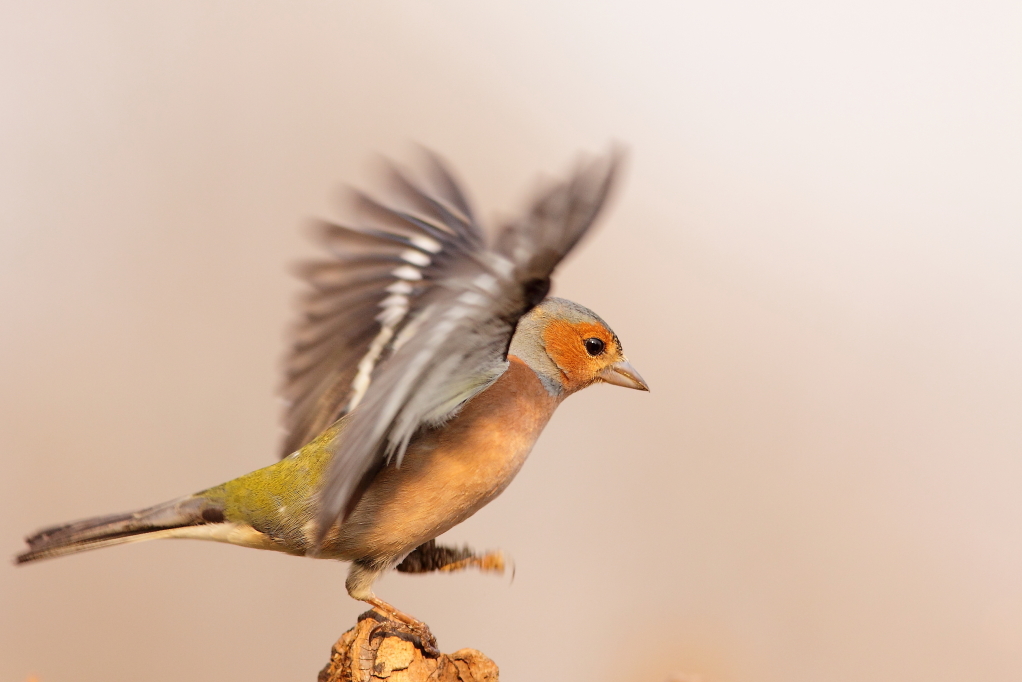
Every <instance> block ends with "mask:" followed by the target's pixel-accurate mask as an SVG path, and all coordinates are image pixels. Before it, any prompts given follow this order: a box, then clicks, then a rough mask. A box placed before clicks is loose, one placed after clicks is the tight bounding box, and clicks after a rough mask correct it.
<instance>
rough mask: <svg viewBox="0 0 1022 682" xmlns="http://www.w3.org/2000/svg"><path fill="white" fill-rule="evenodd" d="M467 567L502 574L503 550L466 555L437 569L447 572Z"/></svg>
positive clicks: (505, 562) (503, 564) (504, 565)
mask: <svg viewBox="0 0 1022 682" xmlns="http://www.w3.org/2000/svg"><path fill="white" fill-rule="evenodd" d="M469 568H478V569H479V570H480V571H482V572H483V573H496V574H498V575H503V574H504V571H505V570H506V569H507V561H506V560H505V559H504V552H501V551H499V550H498V551H496V552H487V553H486V554H483V555H473V556H470V557H466V558H464V559H461V560H460V561H454V562H451V563H449V564H445V565H444V566H441V567H440V568H438V569H437V570H438V571H443V572H444V573H447V572H450V571H464V570H466V569H469Z"/></svg>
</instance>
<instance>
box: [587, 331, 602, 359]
mask: <svg viewBox="0 0 1022 682" xmlns="http://www.w3.org/2000/svg"><path fill="white" fill-rule="evenodd" d="M585 344H586V352H587V353H589V354H590V355H593V356H596V355H599V354H600V353H602V352H603V347H604V344H603V341H600V340H599V339H598V338H596V337H595V336H594V337H593V338H591V339H586V340H585Z"/></svg>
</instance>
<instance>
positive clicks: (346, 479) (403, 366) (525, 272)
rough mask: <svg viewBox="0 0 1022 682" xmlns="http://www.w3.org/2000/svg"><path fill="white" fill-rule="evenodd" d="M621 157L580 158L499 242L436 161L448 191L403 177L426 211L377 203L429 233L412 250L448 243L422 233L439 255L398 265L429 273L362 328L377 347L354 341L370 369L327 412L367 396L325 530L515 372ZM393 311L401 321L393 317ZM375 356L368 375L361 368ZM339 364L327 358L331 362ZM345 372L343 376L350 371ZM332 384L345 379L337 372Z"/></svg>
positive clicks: (327, 506)
mask: <svg viewBox="0 0 1022 682" xmlns="http://www.w3.org/2000/svg"><path fill="white" fill-rule="evenodd" d="M618 159H619V154H617V153H612V154H610V155H609V156H607V157H605V158H601V159H597V160H595V161H591V162H588V163H583V164H580V165H579V167H578V168H577V169H576V171H575V173H574V174H573V175H572V177H571V178H570V179H569V180H567V181H566V182H562V183H557V184H554V185H552V186H550V187H548V188H547V189H546V190H545V191H543V192H541V194H540V196H539V197H538V198H537V200H536V201H535V202H534V204H533V206H532V207H531V209H530V211H529V212H528V213H527V214H526V215H524V216H523V217H522V218H521V219H519V220H518V221H516V222H514V223H512V224H510V225H508V226H506V227H505V228H504V229H503V230H501V231H500V233H499V234H498V235H497V238H496V240H495V241H494V243H493V245H492V246H491V247H487V245H486V244H485V239H484V238H483V236H482V231H481V230H480V229H479V227H478V225H477V223H476V222H475V221H474V219H473V218H472V213H471V210H470V209H469V207H468V204H467V202H466V201H465V200H464V196H463V194H462V193H461V192H460V191H459V190H458V189H457V186H456V185H455V184H454V182H453V181H452V180H451V177H450V175H449V174H448V173H447V172H446V171H443V167H442V166H441V165H440V164H439V163H438V162H436V161H435V160H434V162H433V165H434V177H435V182H434V184H435V185H436V186H437V193H436V194H429V193H426V192H424V191H422V190H420V189H418V188H417V187H416V186H415V185H413V184H411V183H410V182H408V181H407V180H406V179H404V178H403V177H401V176H398V188H399V189H401V190H402V192H404V193H406V196H405V198H406V199H412V200H414V201H415V202H416V205H417V207H418V209H419V210H420V211H421V212H422V213H421V215H419V216H416V215H413V214H412V213H407V212H399V211H394V210H392V209H382V207H380V206H379V205H378V204H374V206H375V207H377V208H380V209H382V210H383V213H384V214H385V215H388V216H390V217H391V218H392V219H398V220H399V221H402V222H403V223H406V224H400V225H399V227H401V229H402V230H403V231H408V230H412V229H413V228H414V230H416V231H417V232H413V233H411V234H412V236H410V237H408V242H407V243H405V242H402V247H403V248H406V247H408V245H409V244H412V243H414V240H415V239H419V240H421V239H424V238H428V239H431V240H435V242H436V245H438V246H439V248H432V247H433V244H428V245H427V244H426V243H425V242H423V243H422V246H423V247H424V248H423V249H422V250H419V251H416V253H421V254H422V255H423V256H424V257H425V258H428V263H426V264H425V265H422V266H419V265H416V264H415V263H411V262H409V261H410V259H409V258H405V259H404V261H405V262H404V263H402V264H401V265H399V266H398V267H399V268H404V267H406V266H409V267H411V268H412V269H417V272H418V273H419V274H421V278H415V277H412V276H410V275H411V273H410V272H408V273H406V274H408V275H409V277H408V278H401V281H400V283H399V284H398V286H397V287H396V288H397V289H399V290H400V291H398V292H397V293H393V294H392V295H393V296H396V297H403V300H401V301H398V302H391V303H387V299H384V300H383V301H379V302H377V303H375V305H379V306H382V307H383V311H382V312H381V313H380V314H379V315H378V316H377V317H378V319H377V321H376V323H375V326H370V329H369V330H366V331H364V332H363V331H361V330H360V333H362V334H363V336H364V337H365V338H369V337H370V336H372V340H371V341H370V342H369V343H368V346H365V343H364V342H356V343H349V345H348V347H353V346H355V345H358V344H359V343H361V344H362V346H363V347H367V348H368V352H367V354H366V355H365V356H364V357H363V358H362V359H361V360H356V361H354V362H357V363H358V365H359V366H360V369H359V370H358V371H356V372H355V375H354V376H355V378H354V379H353V380H352V382H351V386H350V387H349V388H347V389H344V390H347V394H346V395H348V396H349V399H348V400H347V402H346V403H344V406H343V407H342V408H341V410H340V411H339V410H337V409H334V410H332V411H329V410H328V411H327V412H330V413H331V414H333V415H335V416H336V415H338V414H340V413H343V411H346V410H354V407H355V405H356V404H357V405H358V409H357V410H354V411H353V412H352V414H351V417H350V420H349V423H348V426H347V427H346V428H345V431H344V436H343V438H341V439H340V440H339V444H338V445H337V446H336V447H337V451H336V452H335V454H334V457H333V458H332V460H331V464H330V468H329V470H328V472H327V475H326V478H325V481H324V484H323V487H322V490H321V497H320V504H321V506H320V512H319V518H318V522H319V523H318V526H319V534H320V540H322V537H323V536H325V534H326V532H327V531H328V529H329V528H330V527H331V526H332V525H333V524H334V522H336V521H337V520H338V519H339V518H340V517H341V516H342V515H344V514H347V513H348V512H350V510H351V509H352V508H353V506H354V504H355V502H357V497H356V495H357V492H356V491H358V490H360V489H361V487H360V483H361V482H362V480H363V478H364V477H365V476H366V475H367V474H370V473H371V472H373V471H375V470H376V468H377V467H379V466H382V465H383V464H385V463H390V464H393V465H399V464H400V462H401V458H402V456H403V455H404V452H405V448H406V447H407V446H408V442H409V440H410V439H411V438H412V436H413V435H414V434H415V432H416V431H418V430H419V429H420V428H422V427H423V426H424V425H429V424H435V423H442V422H443V421H444V420H445V419H447V418H449V417H450V415H451V414H453V413H454V412H455V411H456V410H457V409H458V408H459V407H460V406H461V405H462V404H463V403H464V402H465V401H467V400H469V399H470V398H472V397H473V396H474V395H476V394H477V393H479V392H480V391H482V390H483V389H485V388H486V387H487V386H489V385H490V384H491V383H492V382H493V381H495V380H496V379H497V378H498V377H499V376H500V375H501V374H502V373H503V372H504V370H505V369H506V368H507V349H508V346H509V345H510V343H511V336H512V335H513V334H514V330H515V326H516V325H517V323H518V320H519V318H521V316H522V315H524V314H525V313H527V312H528V311H529V310H531V309H532V308H533V307H534V306H535V305H536V304H537V303H539V302H540V301H542V300H543V298H544V297H545V296H546V294H547V292H548V291H549V288H550V274H551V273H552V271H553V269H554V267H555V266H556V265H557V264H558V263H559V262H560V261H561V259H562V258H563V257H564V256H565V255H566V254H567V253H568V252H569V251H570V250H571V249H572V247H574V246H575V244H577V243H578V241H579V240H580V239H581V238H582V236H583V235H584V234H585V232H586V231H587V230H588V229H589V227H590V226H591V225H592V223H593V220H594V219H595V218H596V216H597V214H598V213H599V211H600V208H601V207H602V206H603V204H604V202H605V199H606V197H607V194H608V192H609V191H610V188H611V184H612V181H613V178H614V174H615V169H616V168H617V166H618ZM436 180H438V181H436ZM433 221H435V222H433ZM374 229H376V230H379V228H374ZM365 232H366V230H362V233H365ZM379 232H382V230H379V231H378V232H373V234H379ZM388 234H389V235H391V236H393V234H394V233H392V232H388ZM363 258H364V257H363ZM337 271H338V273H340V272H343V273H344V276H345V277H348V278H350V277H351V276H352V272H351V269H350V268H347V267H341V266H340V265H338V267H337ZM396 272H397V269H395V270H393V271H391V275H394V273H396ZM345 281H347V280H345ZM382 281H386V277H384V278H383V280H382ZM388 286H394V285H393V284H391V285H388ZM406 289H407V290H408V292H407V293H405V292H406ZM385 303H387V305H389V306H390V307H386V306H384V304H385ZM369 305H373V304H369ZM332 309H333V310H337V311H338V312H337V313H335V315H338V316H340V315H344V319H345V320H351V321H352V322H357V321H358V319H359V318H358V317H356V316H355V315H356V314H355V313H349V311H348V310H344V311H343V312H341V311H340V309H339V308H332ZM362 311H363V312H360V314H362V315H365V314H366V313H365V312H364V308H363V309H362ZM391 311H393V312H391ZM391 318H394V319H397V320H398V321H397V322H396V323H394V324H391V323H390V322H389V320H390V319H391ZM363 325H365V323H364V322H363ZM340 326H342V325H341V324H338V325H336V326H331V328H332V329H337V328H338V327H340ZM388 330H389V331H388ZM377 347H379V348H380V352H379V353H376V352H375V351H376V349H377ZM341 359H347V356H346V355H345V353H344V352H342V351H337V355H336V360H341ZM367 360H368V361H367ZM348 362H349V363H350V362H352V361H351V360H348ZM363 365H364V366H365V367H367V368H368V370H369V371H368V372H367V373H361V370H362V366H363ZM327 367H328V365H327V364H326V363H324V364H323V365H320V369H321V370H326V369H327ZM346 371H348V372H349V374H350V370H346ZM342 372H343V371H342ZM342 372H337V373H335V374H334V376H335V377H341V376H342ZM363 379H364V380H365V382H363V381H362V380H363ZM366 382H367V383H366ZM329 385H330V386H335V385H337V380H334V381H333V382H332V383H330V384H329ZM335 390H336V392H337V393H341V392H343V391H342V390H341V389H335ZM324 395H326V393H324ZM331 399H332V398H331ZM325 402H327V403H328V402H329V400H327V401H325ZM335 404H340V402H337V401H335ZM310 424H311V422H310Z"/></svg>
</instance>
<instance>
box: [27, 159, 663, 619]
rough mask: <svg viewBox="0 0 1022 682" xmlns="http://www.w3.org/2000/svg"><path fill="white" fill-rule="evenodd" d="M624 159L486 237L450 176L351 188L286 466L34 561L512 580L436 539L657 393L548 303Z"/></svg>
mask: <svg viewBox="0 0 1022 682" xmlns="http://www.w3.org/2000/svg"><path fill="white" fill-rule="evenodd" d="M621 156H622V154H621V152H620V151H619V150H616V149H615V150H611V151H610V152H609V153H607V154H605V155H602V156H597V157H596V158H589V159H582V160H580V161H579V162H578V163H577V164H576V166H575V167H574V169H573V170H572V172H571V173H570V175H569V177H568V178H567V179H566V180H563V181H560V182H547V184H546V185H544V186H541V187H540V189H539V190H538V191H537V192H536V195H535V196H534V198H533V201H532V202H531V204H530V205H529V206H528V208H527V210H525V211H524V212H523V214H522V215H521V216H519V217H518V218H515V219H513V220H509V221H506V222H505V223H504V224H503V225H502V226H500V227H499V229H496V230H493V231H492V232H488V231H487V230H485V229H484V228H483V226H482V224H481V222H480V221H479V220H478V219H477V218H476V217H475V213H474V211H473V209H472V207H471V205H470V203H469V201H468V199H467V197H466V194H465V192H464V191H463V190H462V188H461V185H460V183H459V182H458V181H456V180H455V178H454V175H453V173H452V172H451V171H450V170H449V168H448V166H447V164H446V162H444V161H442V160H441V159H440V157H438V156H437V155H435V154H433V153H431V152H428V151H426V150H423V157H424V163H423V166H424V170H423V171H422V172H420V174H419V176H418V177H413V176H412V174H410V173H409V172H408V171H407V170H405V169H403V168H401V167H398V166H397V165H395V164H390V165H389V166H388V167H387V172H386V179H387V181H388V182H387V185H386V189H387V198H386V199H385V200H378V199H376V198H373V197H372V196H370V195H368V194H365V193H363V192H359V191H355V190H352V191H351V195H350V196H351V199H352V206H353V208H354V211H353V213H354V217H353V220H352V222H349V223H343V224H342V223H335V222H328V221H321V222H318V223H317V224H316V227H315V234H316V236H317V238H318V240H319V241H320V242H321V243H322V245H323V246H324V247H325V250H326V251H327V253H328V254H329V255H328V257H326V258H321V259H320V260H317V261H313V262H310V263H306V264H304V265H303V266H301V267H300V268H299V274H300V276H301V277H302V278H303V279H304V280H305V281H306V283H307V290H306V292H305V294H304V295H303V297H302V299H301V301H300V313H301V314H300V321H299V322H298V324H297V325H296V327H295V333H294V343H293V347H292V349H291V352H290V355H289V356H288V358H287V360H286V362H285V380H284V385H283V390H282V392H283V396H284V398H285V400H286V404H287V408H286V410H285V416H284V423H285V429H286V435H285V438H284V440H283V446H282V452H281V455H282V457H281V459H279V461H277V462H276V463H274V464H272V465H270V466H267V467H265V468H262V469H259V470H256V471H254V472H251V473H249V474H246V475H243V476H241V477H239V478H236V479H234V480H232V481H229V482H227V483H224V484H222V485H219V486H215V487H213V488H209V489H207V490H203V491H201V492H198V493H195V494H192V495H185V496H183V497H179V498H176V499H174V500H171V501H169V502H165V503H163V504H157V505H155V506H151V507H147V508H145V509H141V510H138V511H134V512H130V513H125V514H114V515H109V516H101V517H97V518H92V519H86V520H83V521H76V522H72V523H67V524H63V525H58V526H54V527H50V528H46V529H44V530H41V531H39V532H37V533H35V534H33V535H31V536H29V537H27V538H26V543H27V549H26V550H25V551H24V552H23V553H21V554H19V555H18V556H17V557H16V559H15V561H16V563H18V564H24V563H30V562H35V561H38V560H41V559H47V558H52V557H59V556H64V555H68V554H74V553H77V552H81V551H84V550H90V549H97V548H100V547H108V546H111V545H119V544H125V543H131V542H136V541H140V540H149V539H158V538H193V539H201V540H212V541H217V542H224V543H230V544H233V545H240V546H244V547H251V548H257V549H265V550H274V551H278V552H284V553H287V554H291V555H297V556H307V557H316V558H323V559H337V560H342V561H347V562H350V564H351V565H350V568H349V571H348V575H347V579H346V582H345V587H346V589H347V592H348V594H349V595H350V596H351V597H353V598H354V599H357V600H360V601H363V602H366V603H368V604H369V605H370V606H371V607H372V609H374V610H376V611H378V612H380V613H381V614H382V615H383V616H384V617H385V618H387V619H391V620H393V621H396V622H398V623H401V624H404V625H406V626H408V627H412V628H418V629H419V630H420V631H423V632H428V628H426V626H425V624H424V623H423V622H422V621H419V620H418V619H416V618H414V617H412V616H410V615H409V614H407V613H404V612H402V611H400V610H398V609H397V608H396V607H394V606H393V605H391V604H389V603H388V602H385V601H383V600H382V599H379V598H378V597H377V596H376V595H375V593H374V591H373V589H372V588H373V583H374V582H375V581H376V580H377V579H378V578H379V577H380V576H381V575H382V574H384V573H385V572H386V571H388V570H390V569H394V568H396V569H397V570H399V571H404V572H428V571H436V570H458V569H461V568H466V567H469V566H476V567H478V568H481V569H483V570H496V571H502V570H503V568H504V560H503V554H502V553H500V552H491V553H486V554H482V555H480V554H477V553H475V552H474V551H472V550H470V549H468V548H467V547H465V548H450V547H443V546H441V545H438V544H437V543H436V538H437V536H439V535H441V534H442V533H444V532H445V531H447V530H449V529H450V528H452V527H454V526H455V525H457V524H459V523H461V522H462V521H464V520H465V519H467V518H468V517H470V516H472V515H473V514H474V513H475V512H476V511H478V510H479V509H480V508H482V507H483V506H484V505H486V504H487V503H489V502H490V501H491V500H493V499H494V498H495V497H497V496H498V495H499V494H500V493H501V492H502V491H503V490H504V489H505V488H506V487H507V485H508V484H509V483H510V482H511V480H512V479H513V478H514V477H515V475H516V474H517V473H518V471H519V470H520V468H521V467H522V465H523V463H524V462H525V460H526V458H527V456H528V455H529V453H530V451H531V450H532V448H533V445H534V444H535V442H536V440H537V438H538V437H539V435H540V433H541V432H542V430H543V428H544V427H545V426H546V424H547V422H548V421H549V420H550V418H551V416H552V414H553V412H554V410H555V409H556V408H557V406H558V405H560V403H561V402H562V401H563V400H564V399H565V398H567V397H568V396H569V395H571V394H573V393H576V392H578V391H580V390H582V389H584V388H586V387H588V386H591V385H593V384H597V383H606V384H612V385H616V386H622V387H627V388H632V389H638V390H642V391H648V390H649V386H648V385H647V384H646V382H645V381H644V380H643V379H642V377H641V376H640V375H639V373H638V372H637V371H636V370H635V368H634V367H633V366H632V365H631V364H630V363H629V361H628V360H627V358H626V357H625V354H624V351H623V349H622V345H621V342H620V340H619V338H618V336H617V335H616V334H615V333H614V332H613V331H612V330H611V328H610V326H609V325H607V323H606V322H604V321H603V320H602V319H601V318H600V317H599V316H598V315H596V313H594V312H592V311H591V310H589V309H588V308H585V307H583V306H581V305H579V304H577V303H573V302H571V301H568V300H565V299H562V298H557V297H553V296H549V292H550V286H551V275H552V273H553V271H554V269H555V268H556V266H557V265H558V264H559V263H560V262H561V260H562V259H563V258H564V257H565V256H566V255H567V254H568V253H569V252H570V251H571V250H572V249H573V248H574V247H575V246H576V244H578V242H579V241H580V240H581V239H582V238H583V237H584V236H585V235H586V234H587V232H589V230H590V228H591V227H592V225H593V223H594V221H595V220H596V218H597V216H598V215H599V213H600V212H601V209H602V208H603V207H604V205H605V204H606V201H607V198H608V196H609V195H610V193H611V190H612V188H613V186H614V184H615V180H616V177H617V175H618V174H619V168H620V166H621Z"/></svg>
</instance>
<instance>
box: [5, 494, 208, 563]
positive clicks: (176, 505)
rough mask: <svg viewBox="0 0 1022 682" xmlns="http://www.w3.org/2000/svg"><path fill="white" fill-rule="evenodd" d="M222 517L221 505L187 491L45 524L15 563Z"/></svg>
mask: <svg viewBox="0 0 1022 682" xmlns="http://www.w3.org/2000/svg"><path fill="white" fill-rule="evenodd" d="M223 520H224V512H223V508H222V507H220V506H219V505H218V504H217V503H216V502H214V501H212V500H208V499H206V498H203V497H196V496H193V495H189V496H187V497H181V498H178V499H176V500H171V501H170V502H165V503H163V504H158V505H156V506H155V507H149V508H147V509H142V510H139V511H136V512H131V513H128V514H113V515H110V516H97V517H96V518H92V519H85V520H84V521H75V522H73V523H65V524H63V525H60V526H53V527H52V528H45V529H43V530H41V531H39V532H38V533H36V534H34V535H31V536H29V537H27V538H25V542H26V543H28V551H26V552H23V553H22V554H19V555H18V556H17V557H16V558H15V563H18V564H24V563H28V562H30V561H38V560H39V559H49V558H51V557H58V556H64V555H65V554H75V553H77V552H84V551H85V550H87V549H98V548H100V547H109V546H111V545H120V544H124V543H127V542H137V541H139V540H150V539H155V538H158V537H167V536H169V535H171V533H170V531H173V530H174V529H175V528H185V527H188V526H200V525H204V524H207V523H220V522H222V521H223Z"/></svg>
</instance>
